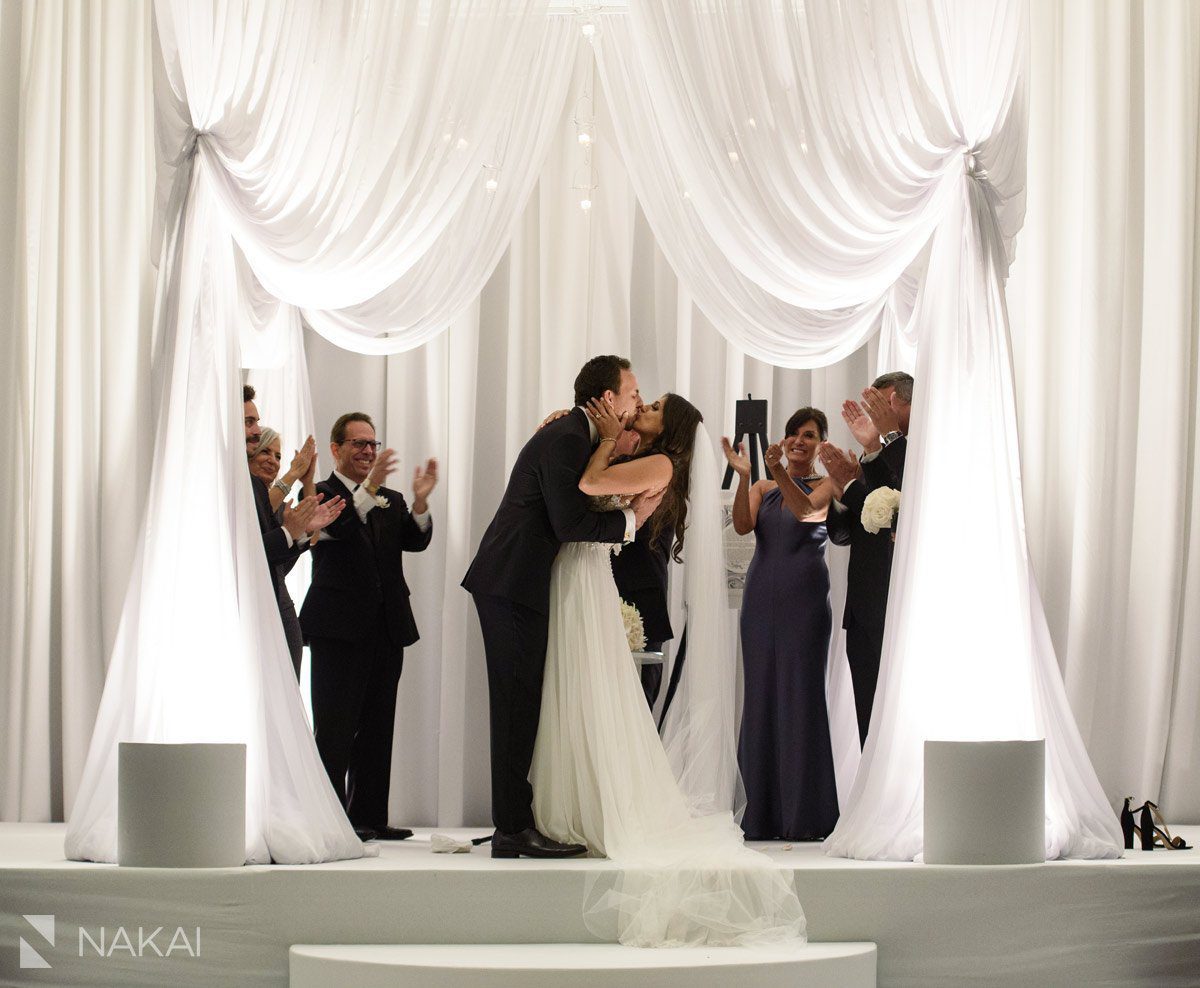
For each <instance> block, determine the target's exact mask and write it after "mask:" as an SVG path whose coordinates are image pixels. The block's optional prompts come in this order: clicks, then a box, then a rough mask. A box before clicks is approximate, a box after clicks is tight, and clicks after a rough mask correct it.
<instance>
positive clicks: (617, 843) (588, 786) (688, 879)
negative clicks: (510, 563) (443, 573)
mask: <svg viewBox="0 0 1200 988" xmlns="http://www.w3.org/2000/svg"><path fill="white" fill-rule="evenodd" d="M589 412H590V414H591V415H592V419H593V421H594V422H595V423H596V427H597V429H598V431H599V433H600V442H599V444H598V446H597V447H596V451H595V453H594V454H593V456H592V458H591V460H590V461H589V463H588V466H587V468H586V470H585V471H584V474H583V476H582V478H581V479H580V482H579V487H580V489H581V490H582V491H583V492H584V493H585V494H588V495H591V496H592V498H593V502H594V504H595V507H596V508H597V510H608V509H611V508H612V506H613V501H614V500H618V499H619V500H622V501H623V500H624V499H627V498H631V497H632V496H634V495H636V494H639V493H642V492H647V491H649V492H658V491H662V492H663V500H662V504H661V506H660V508H659V510H658V511H656V512H655V514H654V516H653V517H652V518H651V520H650V521H648V522H647V524H651V525H655V526H657V527H658V531H662V530H666V531H668V533H669V534H671V535H672V536H673V539H674V545H673V555H674V557H675V559H676V560H677V561H678V560H679V559H680V552H681V550H682V549H683V544H684V536H685V532H686V533H688V538H689V539H691V538H692V537H693V535H694V534H695V533H701V532H703V533H705V535H706V538H705V540H704V541H705V544H706V545H707V546H708V555H707V556H703V555H702V556H701V559H702V560H703V561H702V562H701V561H699V560H698V559H697V558H696V556H695V555H693V554H692V553H691V552H689V559H690V561H691V563H692V564H693V565H692V567H689V569H691V568H695V567H696V566H697V565H704V566H709V567H712V566H714V565H715V564H716V563H717V550H719V535H720V518H719V516H718V511H717V505H716V495H715V492H716V490H717V487H718V484H719V480H718V476H717V470H716V462H715V458H714V455H713V451H712V449H711V443H710V442H709V439H708V435H707V432H706V431H705V430H704V427H703V424H702V422H703V419H702V416H701V415H700V413H699V411H698V410H697V409H696V408H695V407H694V406H693V405H692V404H691V403H690V402H688V401H687V400H686V399H684V398H682V397H680V396H679V395H675V394H666V395H664V396H663V397H662V398H660V399H659V400H657V401H655V402H654V403H652V404H650V405H646V406H644V407H642V408H641V409H640V410H639V411H638V413H637V415H636V418H635V419H634V421H633V429H634V430H635V431H636V432H637V433H638V434H639V435H640V437H641V448H642V449H643V450H645V452H644V453H643V454H642V455H640V456H638V457H636V458H635V459H632V460H628V461H625V462H622V463H614V462H612V460H613V455H612V451H613V447H614V446H615V444H616V439H617V437H618V436H619V435H620V433H621V431H622V430H623V429H624V428H625V426H624V423H623V422H622V421H621V420H620V418H618V416H617V415H616V413H615V412H614V411H613V410H612V408H611V407H609V406H608V405H606V404H604V403H603V402H593V403H592V405H591V407H590V409H589ZM693 475H695V476H696V477H697V480H698V483H697V492H698V493H699V492H701V491H702V490H704V489H705V488H707V487H711V488H712V491H711V495H710V496H708V497H707V498H706V499H707V500H709V501H711V504H706V505H705V510H704V511H700V510H699V506H698V505H697V503H696V502H697V501H699V500H702V498H691V497H689V485H690V479H691V477H692V476H693ZM689 503H690V504H691V507H692V508H693V509H694V510H693V518H692V520H691V521H690V522H689V518H688V508H689ZM658 531H656V532H655V533H654V534H655V535H657V534H658ZM714 532H715V540H714V534H713V533H714ZM616 549H617V550H618V551H619V546H618V547H616ZM613 550H614V547H613V546H612V545H610V544H607V543H598V542H569V543H566V544H564V545H563V546H562V548H561V549H560V550H559V553H558V556H557V558H556V559H555V562H554V567H553V569H552V571H551V582H550V628H549V640H548V646H547V653H546V668H545V681H544V684H543V692H542V708H541V720H540V723H539V727H538V734H537V742H536V745H535V748H534V754H533V764H532V767H531V769H530V773H529V778H530V782H531V783H532V784H533V793H534V799H533V812H534V817H535V819H536V821H537V827H538V829H539V830H541V831H542V833H544V834H547V835H548V836H551V837H553V838H555V839H556V840H560V841H564V842H569V843H576V842H577V843H582V844H585V845H586V846H587V848H588V851H589V854H591V855H592V856H595V857H604V856H607V857H608V858H609V859H610V860H612V861H613V862H614V864H616V865H618V866H619V867H618V869H617V870H616V871H615V872H610V871H605V872H600V871H597V872H595V873H594V875H595V877H594V878H593V879H592V883H591V885H590V887H589V891H588V905H587V907H586V909H585V919H586V920H587V922H588V925H589V928H591V929H592V931H593V932H594V933H595V934H597V935H598V936H600V937H602V938H605V939H609V938H612V937H613V936H615V937H616V938H617V939H619V940H620V941H621V942H622V943H627V944H633V945H636V946H676V945H684V944H710V945H717V944H746V943H751V942H755V943H758V942H764V941H773V940H787V939H802V938H803V936H804V914H803V912H802V911H801V909H800V903H799V901H798V900H797V898H796V894H795V891H794V889H793V888H792V883H791V879H790V876H789V874H788V873H787V872H786V871H785V870H784V869H782V868H779V867H778V866H777V865H775V864H774V862H772V861H771V860H770V859H769V858H767V857H766V856H765V855H763V854H760V853H758V852H756V851H753V850H751V849H749V848H747V847H746V846H745V844H744V841H743V837H742V832H741V829H740V828H739V827H738V825H737V823H736V822H735V820H734V818H733V814H732V812H731V811H730V807H731V806H732V804H733V801H734V799H735V780H736V771H735V770H734V769H733V768H732V767H730V766H733V765H734V764H735V763H734V761H733V759H725V758H722V757H719V756H717V755H714V754H713V753H714V752H717V751H719V750H725V751H729V752H732V751H733V748H734V745H735V743H736V737H735V733H736V731H735V725H734V724H733V723H732V716H731V715H728V716H713V713H714V711H715V710H716V709H717V708H718V707H720V706H722V704H720V703H719V702H717V699H716V698H715V697H709V696H702V695H692V696H686V695H684V693H681V694H679V695H677V697H676V701H675V706H673V707H672V711H674V710H675V709H676V707H685V708H687V709H686V710H684V711H683V712H682V713H681V714H680V715H678V716H676V717H675V721H676V723H675V725H674V727H672V724H671V720H670V719H669V720H668V724H667V726H666V728H665V731H666V733H667V734H668V736H669V740H668V742H667V745H668V748H671V749H672V750H671V751H670V752H668V750H667V749H666V748H664V745H663V742H662V741H661V740H660V739H659V736H658V732H657V731H656V729H655V726H654V720H653V717H652V714H651V713H650V710H649V709H648V707H647V705H646V701H645V696H644V694H643V693H642V687H641V683H640V680H639V678H638V674H637V669H636V666H635V664H634V661H633V659H632V657H631V655H630V651H629V645H628V643H627V641H626V636H625V628H624V622H623V620H622V618H621V611H620V598H619V597H618V595H617V589H616V585H615V584H614V582H613V578H612V569H611V565H610V561H609V558H610V553H611V552H612V551H613ZM710 575H711V576H712V579H711V580H709V581H708V582H709V583H710V584H713V585H717V586H718V587H719V585H720V584H721V582H722V581H721V579H720V570H716V571H714V573H712V574H710ZM714 581H715V583H714ZM693 582H694V581H693V579H692V578H691V576H690V575H689V578H688V583H689V591H688V594H687V596H688V598H689V606H690V608H691V610H690V612H689V616H690V617H691V618H693V619H695V618H697V617H700V616H701V609H700V608H699V607H698V606H697V605H698V603H699V602H698V601H697V600H696V599H695V598H696V596H697V595H696V594H694V593H693V592H692V589H691V584H692V583H693ZM704 604H705V608H704V610H711V611H712V612H716V611H717V610H718V609H719V608H721V607H724V606H725V602H724V599H723V593H721V595H720V599H711V595H710V599H708V600H706V601H705V602H704ZM693 623H695V622H693ZM695 630H696V629H695V627H693V632H694V631H695ZM690 637H693V640H695V639H696V638H703V637H705V636H697V635H692V636H690ZM707 637H708V638H710V639H711V638H713V637H714V636H711V635H710V636H707ZM710 644H712V645H713V646H715V647H713V648H711V649H708V650H707V651H709V652H711V653H712V654H713V655H714V656H715V655H717V654H719V653H720V652H721V651H722V650H721V648H720V647H719V644H720V643H719V642H717V641H712V642H710ZM705 651H706V649H704V648H703V647H701V648H698V649H694V650H693V654H691V655H689V659H688V670H687V676H685V677H684V678H685V680H688V679H692V680H694V681H696V682H697V683H705V682H714V681H715V678H714V676H713V673H714V672H718V671H720V670H718V669H715V668H707V667H709V666H714V663H713V662H708V661H706V660H705V658H704V657H703V656H704V653H705ZM697 652H698V653H699V657H698V655H697ZM718 661H719V660H718ZM727 669H728V671H729V676H726V677H722V678H723V679H724V680H726V681H725V682H724V683H722V684H721V686H720V687H719V688H720V689H726V690H729V691H731V690H732V664H731V663H730V664H728V666H727ZM731 697H732V694H731V692H730V693H729V694H728V697H727V698H728V699H729V702H728V703H727V704H724V706H727V707H728V708H729V709H730V710H731V709H732V699H731ZM671 735H673V740H672V739H671V738H670V736H671ZM718 763H722V764H718ZM726 763H727V764H726ZM680 779H683V780H685V786H684V787H681V785H680V783H679V781H677V780H680ZM685 788H686V789H687V790H689V791H687V792H685Z"/></svg>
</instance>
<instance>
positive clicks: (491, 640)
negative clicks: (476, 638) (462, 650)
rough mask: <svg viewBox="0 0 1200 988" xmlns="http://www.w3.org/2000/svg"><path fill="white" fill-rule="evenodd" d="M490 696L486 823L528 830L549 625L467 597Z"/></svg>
mask: <svg viewBox="0 0 1200 988" xmlns="http://www.w3.org/2000/svg"><path fill="white" fill-rule="evenodd" d="M471 596H472V597H473V598H474V600H475V610H476V612H477V613H478V614H479V624H480V627H481V628H482V629H483V647H484V652H485V653H486V655H487V670H488V685H489V687H490V694H491V735H492V822H493V823H494V824H495V825H496V829H497V830H499V831H500V832H501V833H504V834H516V833H519V832H520V831H522V830H526V829H528V828H530V827H532V826H533V825H534V822H533V788H532V787H531V786H530V785H529V765H530V763H531V762H532V761H533V745H534V742H535V741H536V740H537V729H538V717H539V716H540V714H541V710H542V675H543V673H544V672H545V669H546V638H547V635H548V631H549V625H550V619H549V617H548V616H547V615H545V614H539V613H538V612H537V611H535V610H533V609H532V608H529V607H525V606H523V605H521V604H518V603H516V602H515V601H512V600H508V599H506V598H504V597H492V596H490V595H488V594H479V593H477V594H472V595H471Z"/></svg>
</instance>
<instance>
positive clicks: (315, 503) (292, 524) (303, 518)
mask: <svg viewBox="0 0 1200 988" xmlns="http://www.w3.org/2000/svg"><path fill="white" fill-rule="evenodd" d="M320 500H321V499H320V497H319V496H318V497H306V498H305V499H304V500H303V501H301V502H300V503H299V504H297V505H296V506H295V507H292V502H291V501H284V502H283V527H284V528H285V529H287V533H288V535H290V536H291V537H292V541H293V542H297V541H299V540H300V539H301V538H303V537H304V533H305V532H306V531H308V526H309V524H311V522H312V518H313V515H314V514H315V513H316V510H317V508H318V507H319V505H320Z"/></svg>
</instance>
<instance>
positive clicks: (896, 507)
mask: <svg viewBox="0 0 1200 988" xmlns="http://www.w3.org/2000/svg"><path fill="white" fill-rule="evenodd" d="M899 512H900V492H899V491H898V490H894V489H893V488H891V487H876V488H875V490H873V491H871V493H870V494H868V495H867V498H866V500H865V501H863V507H862V527H863V528H864V529H865V530H866V531H868V532H870V533H871V534H872V535H877V534H878V533H879V531H880V530H881V529H884V528H891V527H892V525H893V523H894V522H895V520H896V515H897V514H898V513H899Z"/></svg>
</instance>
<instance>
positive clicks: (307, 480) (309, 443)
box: [293, 436, 317, 487]
mask: <svg viewBox="0 0 1200 988" xmlns="http://www.w3.org/2000/svg"><path fill="white" fill-rule="evenodd" d="M299 455H302V456H307V458H308V460H307V463H306V464H305V466H304V470H303V471H302V472H301V474H300V480H301V482H302V483H303V484H304V485H305V486H306V487H307V486H308V485H309V484H311V483H312V479H313V474H314V473H316V470H317V441H316V440H315V439H313V437H312V436H309V437H308V438H307V439H305V440H304V445H303V446H301V447H300V453H299ZM294 462H295V461H293V463H294Z"/></svg>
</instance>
